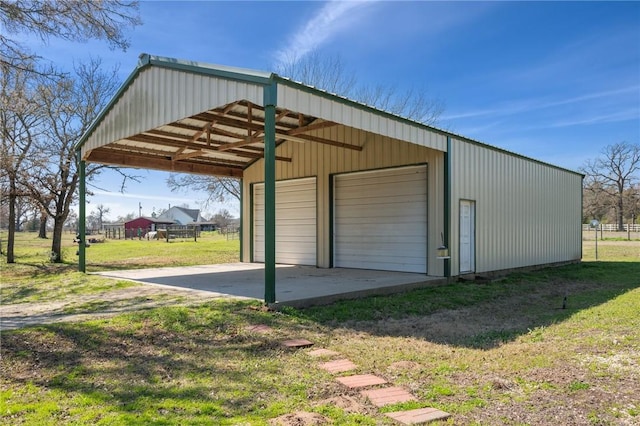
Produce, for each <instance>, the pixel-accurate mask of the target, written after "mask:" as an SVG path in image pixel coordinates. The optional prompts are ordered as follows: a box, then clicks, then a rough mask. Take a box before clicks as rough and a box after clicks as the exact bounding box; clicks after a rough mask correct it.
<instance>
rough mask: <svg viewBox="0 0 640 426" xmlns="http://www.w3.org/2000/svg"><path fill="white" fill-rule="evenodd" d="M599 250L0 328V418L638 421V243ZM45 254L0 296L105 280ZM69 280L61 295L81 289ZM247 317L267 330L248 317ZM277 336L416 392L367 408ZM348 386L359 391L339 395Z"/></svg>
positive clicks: (98, 259)
mask: <svg viewBox="0 0 640 426" xmlns="http://www.w3.org/2000/svg"><path fill="white" fill-rule="evenodd" d="M589 243H592V242H585V248H584V252H585V257H587V258H588V256H589V252H588V246H587V244H589ZM126 244H127V246H129V245H131V246H130V247H133V248H131V249H130V250H132V251H133V253H135V252H136V250H135V248H136V247H137V248H138V250H137V253H138V257H139V258H142V259H143V260H137V261H135V262H133V264H135V265H138V266H142V265H144V264H145V263H146V262H150V263H151V264H154V265H155V264H156V263H155V262H156V260H152V259H149V258H145V257H144V256H142V255H141V253H142V250H141V248H142V247H153V248H154V249H155V247H158V245H167V246H176V247H180V245H182V244H185V246H184V247H186V244H188V243H187V242H180V243H170V244H166V243H159V242H153V241H151V242H146V241H127V242H126ZM135 244H138V245H137V246H136V245H135ZM144 244H148V245H144ZM195 244H200V242H198V243H195ZM224 244H226V242H225V243H224ZM236 244H237V241H236ZM109 245H111V243H105V244H104V245H103V246H101V245H100V244H96V245H93V246H92V247H91V248H90V249H89V250H92V252H91V254H90V256H94V257H93V258H92V257H89V261H90V264H92V265H94V266H93V267H94V268H96V269H98V268H105V267H107V265H108V264H109V257H108V255H113V253H111V254H108V253H107V252H108V251H111V250H113V249H111V248H110V247H108V246H109ZM115 246H116V244H113V245H112V247H115ZM202 246H204V243H203V244H202ZM123 247H124V245H123ZM94 249H97V250H95V251H94ZM100 250H105V252H101V251H100ZM113 251H117V250H113ZM213 251H215V250H213ZM213 251H212V252H213ZM208 256H212V254H209V255H208ZM599 258H600V259H604V260H602V261H598V262H595V261H591V260H588V261H585V262H583V263H582V264H578V265H569V266H565V267H561V268H552V269H543V270H540V271H536V272H531V273H520V274H513V275H510V276H509V277H506V278H505V279H502V280H498V281H495V282H491V283H483V284H478V283H470V282H458V283H452V284H450V285H446V286H442V287H436V288H430V289H422V290H416V291H412V292H409V293H405V294H399V295H393V296H385V297H371V298H366V299H362V300H356V301H347V302H339V303H336V304H333V305H331V306H326V307H315V308H309V309H302V310H297V309H287V310H285V311H284V312H269V311H264V310H262V309H259V308H260V303H258V302H246V301H245V302H239V301H228V300H227V301H213V302H207V303H202V304H200V305H198V306H194V307H162V308H157V309H151V310H145V311H143V312H135V313H129V314H123V315H119V316H117V317H114V318H110V319H103V320H93V321H85V322H80V323H58V324H53V325H46V326H37V327H29V328H25V329H21V330H16V331H10V332H2V348H1V351H2V358H1V360H0V368H1V371H2V375H0V423H4V424H45V425H46V424H52V425H53V424H98V425H100V424H105V425H112V424H116V425H118V424H122V425H130V424H134V425H135V424H140V425H142V424H145V425H146V424H159V425H165V424H166V425H174V424H175V425H183V424H220V425H225V424H228V425H238V424H248V425H266V424H268V422H269V420H270V419H273V418H276V417H278V416H281V415H283V414H286V413H291V412H298V411H308V412H315V413H319V414H322V415H323V416H325V417H326V418H327V419H328V420H329V421H331V422H333V423H334V424H339V425H380V424H393V423H392V422H391V420H389V419H388V418H386V417H385V416H384V414H383V413H384V412H386V411H391V410H397V409H405V408H418V407H427V406H428V407H435V408H439V409H442V410H445V411H448V412H449V413H451V414H452V417H451V419H450V420H449V421H448V422H445V423H449V424H478V425H480V424H483V425H484V424H492V425H493V424H514V425H515V424H517V425H526V424H530V425H540V424H543V425H544V424H554V425H557V424H579V425H582V424H587V425H588V424H593V425H607V424H610V425H631V424H639V423H640V398H638V395H640V315H638V312H640V243H638V242H636V243H635V245H633V244H627V243H624V242H610V244H604V245H602V246H599ZM20 259H24V258H20ZM20 259H19V260H20ZM119 259H120V260H118V261H117V262H122V264H125V265H126V264H127V263H126V261H127V256H123V257H122V258H119ZM182 261H184V260H178V261H177V262H182ZM40 262H42V261H40ZM117 262H115V263H117ZM196 263H212V262H196ZM42 265H43V264H42V263H39V264H35V263H34V265H31V266H30V265H28V264H20V265H3V289H2V294H3V297H5V293H6V292H5V289H4V287H5V284H4V277H5V276H7V274H12V275H11V276H12V277H14V278H13V280H14V281H16V282H17V283H18V284H17V286H16V288H12V290H11V293H7V294H16V293H20V288H22V287H25V288H28V287H29V285H32V284H31V283H33V282H34V281H35V282H36V283H42V284H41V285H42V286H43V288H45V289H47V290H43V291H41V293H40V295H39V296H38V297H40V298H42V297H45V296H44V295H45V294H46V293H47V292H53V293H54V295H55V294H56V293H55V290H54V289H55V288H57V287H64V288H67V289H71V288H75V287H82V285H87V286H88V287H90V288H93V287H96V288H97V287H100V286H102V285H103V282H107V281H106V279H103V278H101V277H90V276H85V275H81V274H78V273H76V272H72V271H67V270H64V269H61V270H55V271H49V272H46V273H44V272H42V271H41V269H40V268H42V267H43V266H42ZM16 271H18V272H16ZM94 278H99V280H98V281H96V282H92V283H90V284H86V282H85V281H84V280H92V279H94ZM103 280H105V281H103ZM83 291H89V290H87V289H85V290H83ZM65 292H66V293H65V294H64V295H62V294H60V293H58V296H56V297H72V296H73V295H74V294H77V293H74V292H73V291H71V290H65ZM11 297H14V299H15V300H23V301H27V300H28V296H27V300H25V299H20V296H11ZM34 297H35V296H34ZM565 297H566V299H565ZM36 300H38V299H37V298H36ZM563 303H564V305H565V308H564V309H563ZM255 324H267V325H270V326H271V327H273V331H272V332H270V333H266V334H260V333H255V332H251V331H248V330H247V326H249V325H255ZM288 338H306V339H309V340H311V341H312V342H314V343H315V347H323V348H327V349H331V350H334V351H337V352H339V353H341V354H342V355H343V356H344V357H346V358H348V359H350V360H351V361H353V362H354V363H355V364H356V365H357V366H358V369H357V370H356V371H355V372H354V373H356V374H357V373H362V374H365V373H371V374H376V375H378V376H381V377H383V378H385V379H387V380H388V381H389V382H391V383H393V384H394V385H397V386H402V387H404V388H405V389H407V390H409V391H410V392H411V393H412V394H413V395H414V396H416V398H417V401H414V402H411V403H405V404H400V405H394V406H391V407H385V408H383V409H376V408H374V407H372V406H371V405H368V404H366V403H365V402H364V400H362V399H361V398H359V397H358V395H357V392H353V391H346V390H345V389H344V388H342V387H341V385H339V384H338V383H337V382H336V381H335V380H334V376H332V375H331V374H329V373H326V372H324V370H322V369H320V368H319V367H318V365H319V364H320V362H322V360H317V359H312V358H311V357H309V355H308V350H298V351H292V350H286V349H284V348H282V347H281V346H280V344H279V342H280V341H282V340H284V339H288ZM344 395H347V396H352V397H353V398H354V400H355V401H359V404H356V405H355V406H352V407H350V408H340V407H341V404H339V403H337V402H336V401H337V400H336V398H338V397H340V396H344ZM350 409H353V410H354V411H350Z"/></svg>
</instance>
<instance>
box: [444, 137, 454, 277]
mask: <svg viewBox="0 0 640 426" xmlns="http://www.w3.org/2000/svg"><path fill="white" fill-rule="evenodd" d="M450 235H451V137H450V136H447V152H445V153H444V238H443V239H444V245H445V246H446V247H447V248H449V259H444V276H445V277H447V278H449V277H450V276H451V259H450V258H451V256H452V255H453V250H451V244H450V242H449V237H450Z"/></svg>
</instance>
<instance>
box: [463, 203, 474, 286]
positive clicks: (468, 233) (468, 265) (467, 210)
mask: <svg viewBox="0 0 640 426" xmlns="http://www.w3.org/2000/svg"><path fill="white" fill-rule="evenodd" d="M475 207H476V205H475V202H474V201H468V200H461V201H460V273H461V274H463V273H469V272H474V271H475V270H476V265H475V263H476V262H475V257H476V253H475V251H476V247H475V210H476V208H475Z"/></svg>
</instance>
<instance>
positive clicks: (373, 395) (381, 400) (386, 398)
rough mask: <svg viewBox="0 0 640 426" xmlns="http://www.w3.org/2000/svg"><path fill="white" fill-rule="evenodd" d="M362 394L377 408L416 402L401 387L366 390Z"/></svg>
mask: <svg viewBox="0 0 640 426" xmlns="http://www.w3.org/2000/svg"><path fill="white" fill-rule="evenodd" d="M360 394H361V395H363V396H365V397H366V398H368V399H369V401H371V403H372V404H373V405H375V406H376V407H384V406H385V405H389V404H397V403H399V402H407V401H415V400H416V398H415V397H414V396H413V395H411V394H410V393H409V392H407V391H406V390H404V389H402V388H399V387H390V388H382V389H372V390H364V391H360Z"/></svg>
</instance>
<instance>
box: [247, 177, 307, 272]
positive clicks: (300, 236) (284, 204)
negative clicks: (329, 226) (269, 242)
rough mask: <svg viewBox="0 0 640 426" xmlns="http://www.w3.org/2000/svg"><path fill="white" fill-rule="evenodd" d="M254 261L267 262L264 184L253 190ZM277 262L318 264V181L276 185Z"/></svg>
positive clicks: (286, 182) (299, 181)
mask: <svg viewBox="0 0 640 426" xmlns="http://www.w3.org/2000/svg"><path fill="white" fill-rule="evenodd" d="M253 189H254V192H253V194H254V196H253V212H254V214H253V220H254V228H253V236H254V243H253V244H254V245H253V250H254V260H255V261H256V262H264V184H263V183H261V184H256V185H254V187H253ZM276 263H284V264H290V265H315V264H316V179H315V178H307V179H295V180H287V181H281V182H276Z"/></svg>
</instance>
